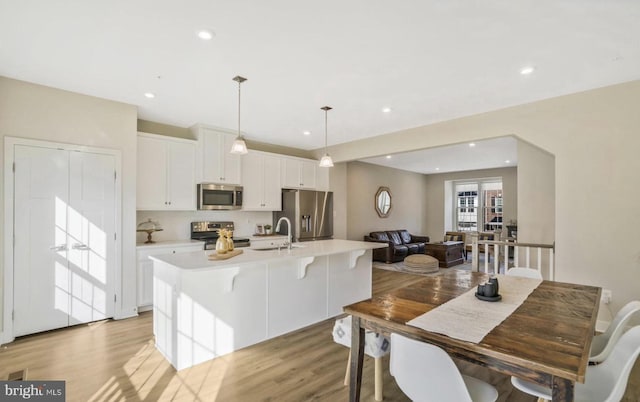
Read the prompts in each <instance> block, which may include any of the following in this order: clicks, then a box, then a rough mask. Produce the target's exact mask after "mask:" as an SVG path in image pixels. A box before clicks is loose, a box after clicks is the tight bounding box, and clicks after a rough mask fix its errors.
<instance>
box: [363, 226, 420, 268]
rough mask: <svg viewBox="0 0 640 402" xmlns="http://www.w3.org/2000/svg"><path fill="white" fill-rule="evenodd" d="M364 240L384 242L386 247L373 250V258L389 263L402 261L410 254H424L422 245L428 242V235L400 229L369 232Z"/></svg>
mask: <svg viewBox="0 0 640 402" xmlns="http://www.w3.org/2000/svg"><path fill="white" fill-rule="evenodd" d="M364 241H372V242H377V243H386V244H387V245H388V246H387V247H385V248H376V249H374V250H373V260H374V261H384V262H386V263H387V264H390V263H392V262H398V261H402V260H404V258H405V257H406V256H408V255H410V254H417V253H421V254H424V246H425V244H426V243H428V242H429V237H428V236H415V235H412V234H411V233H409V231H407V230H404V229H402V230H387V231H384V232H371V233H369V235H368V236H364Z"/></svg>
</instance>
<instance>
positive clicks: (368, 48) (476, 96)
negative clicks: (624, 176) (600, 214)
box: [0, 0, 640, 166]
mask: <svg viewBox="0 0 640 402" xmlns="http://www.w3.org/2000/svg"><path fill="white" fill-rule="evenodd" d="M638 21H640V2H638V1H637V0H611V1H601V0H561V1H558V0H554V1H550V0H542V1H540V0H517V1H503V0H500V1H498V0H487V1H483V2H470V1H435V0H431V1H425V0H405V1H402V2H390V1H381V0H351V1H337V0H326V1H322V2H303V1H299V0H273V1H268V2H267V1H258V0H220V1H210V0H185V1H169V0H153V1H152V0H136V1H130V0H126V1H125V0H113V1H81V0H58V1H41V0H20V1H16V0H0V60H1V62H0V75H3V76H7V77H10V78H15V79H20V80H25V81H29V82H34V83H38V84H43V85H47V86H52V87H56V88H61V89H65V90H69V91H74V92H78V93H83V94H88V95H93V96H98V97H102V98H107V99H112V100H116V101H120V102H125V103H129V104H133V105H136V106H138V110H139V118H141V119H144V120H149V121H154V122H159V123H164V124H170V125H175V126H180V127H189V126H191V125H193V124H195V123H204V124H209V125H214V126H219V127H225V128H230V129H237V127H238V126H237V124H238V123H237V122H238V110H237V107H238V104H237V102H238V87H237V85H238V84H237V83H236V82H234V81H233V80H232V78H233V77H234V76H236V75H242V76H244V77H246V78H248V81H246V82H245V83H243V84H242V120H241V121H242V131H244V132H246V136H247V137H248V138H249V139H251V140H254V141H260V142H268V143H273V144H278V145H286V146H291V147H297V148H301V149H305V150H312V149H317V148H321V147H323V146H324V130H325V126H324V114H323V113H324V112H323V111H322V110H320V108H321V107H322V106H324V105H329V106H332V107H333V108H334V109H333V110H332V111H330V112H329V114H328V126H327V127H328V143H329V145H335V144H339V143H344V142H348V141H353V140H357V139H363V138H368V137H371V136H376V135H380V134H386V133H390V132H394V131H398V130H402V129H407V128H411V127H416V126H421V125H426V124H430V123H434V122H438V121H444V120H449V119H452V118H456V117H461V116H466V115H471V114H476V113H480V112H485V111H489V110H495V109H500V108H504V107H507V106H512V105H517V104H522V103H527V102H532V101H535V100H540V99H545V98H550V97H554V96H558V95H562V94H567V93H572V92H578V91H582V90H586V89H591V88H596V87H601V86H606V85H611V84H614V83H620V82H625V81H631V80H636V79H639V78H640V41H639V40H638V38H639V37H640V24H639V23H638ZM201 29H208V30H211V31H213V32H214V37H213V39H211V40H209V41H203V40H201V39H199V38H198V37H197V35H196V33H197V32H198V31H199V30H201ZM526 66H533V67H535V71H534V72H533V73H532V74H529V75H521V74H520V70H521V69H522V68H523V67H526ZM147 92H150V93H153V94H155V98H153V99H148V98H146V97H145V96H144V94H145V93H147ZM383 107H389V108H391V111H390V112H388V113H383V112H382V111H381V110H382V108H383ZM305 130H309V131H310V132H311V134H310V135H303V131H305ZM442 166H444V164H443V165H442Z"/></svg>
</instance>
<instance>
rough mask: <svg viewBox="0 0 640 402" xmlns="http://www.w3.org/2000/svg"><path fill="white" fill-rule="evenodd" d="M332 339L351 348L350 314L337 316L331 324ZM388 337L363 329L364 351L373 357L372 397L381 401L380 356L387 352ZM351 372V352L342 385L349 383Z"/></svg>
mask: <svg viewBox="0 0 640 402" xmlns="http://www.w3.org/2000/svg"><path fill="white" fill-rule="evenodd" d="M333 340H334V342H336V343H339V344H340V345H343V346H346V347H348V348H351V316H350V315H348V316H346V317H343V318H338V319H337V320H336V323H335V324H334V326H333ZM389 349H390V343H389V339H388V338H387V337H385V336H384V335H382V334H378V333H375V332H373V331H365V335H364V353H365V354H367V355H369V356H371V357H373V361H374V399H375V400H376V401H378V402H379V401H382V398H383V396H382V384H383V380H382V357H383V356H385V355H386V354H387V353H389ZM350 374H351V352H349V358H348V359H347V370H346V372H345V374H344V385H349V375H350Z"/></svg>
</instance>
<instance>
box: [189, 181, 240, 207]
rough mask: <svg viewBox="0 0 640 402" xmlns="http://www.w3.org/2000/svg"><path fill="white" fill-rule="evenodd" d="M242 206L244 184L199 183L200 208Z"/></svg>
mask: <svg viewBox="0 0 640 402" xmlns="http://www.w3.org/2000/svg"><path fill="white" fill-rule="evenodd" d="M240 208H242V186H229V185H225V184H214V183H200V184H198V209H204V210H221V209H240Z"/></svg>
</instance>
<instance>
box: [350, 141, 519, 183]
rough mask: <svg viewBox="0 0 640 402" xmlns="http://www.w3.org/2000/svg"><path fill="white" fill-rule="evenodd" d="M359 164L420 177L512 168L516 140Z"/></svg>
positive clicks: (441, 149)
mask: <svg viewBox="0 0 640 402" xmlns="http://www.w3.org/2000/svg"><path fill="white" fill-rule="evenodd" d="M361 161H362V162H367V163H373V164H376V165H381V166H387V167H391V168H396V169H401V170H408V171H411V172H417V173H423V174H438V173H448V172H459V171H465V170H478V169H491V168H503V167H514V166H517V165H518V140H516V139H515V138H514V137H500V138H494V139H490V140H483V141H476V142H472V143H466V144H455V145H448V146H444V147H436V148H429V149H422V150H417V151H412V152H405V153H402V154H397V155H384V156H379V157H376V158H367V159H362V160H361Z"/></svg>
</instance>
